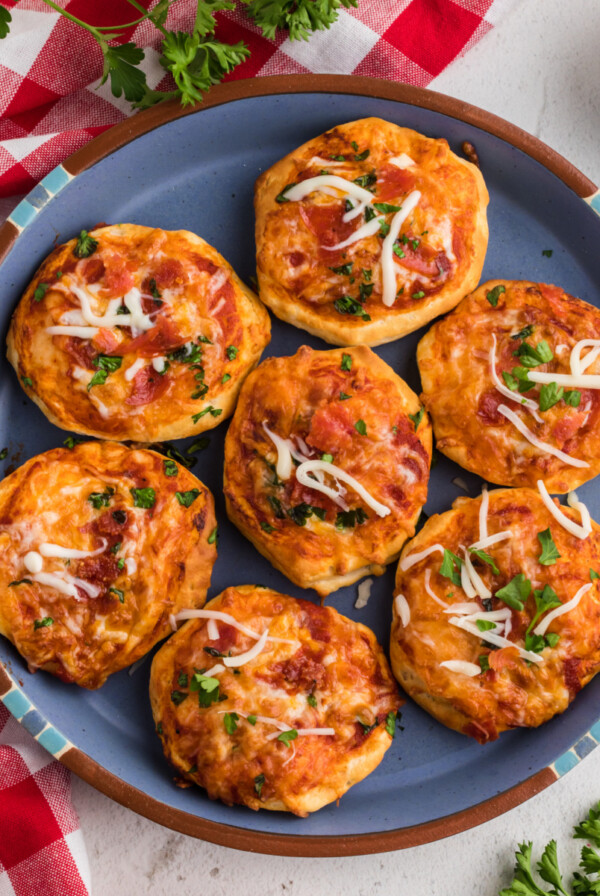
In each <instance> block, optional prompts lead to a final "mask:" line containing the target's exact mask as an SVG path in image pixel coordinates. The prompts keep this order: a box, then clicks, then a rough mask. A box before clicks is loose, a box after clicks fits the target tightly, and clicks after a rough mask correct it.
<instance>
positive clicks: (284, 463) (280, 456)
mask: <svg viewBox="0 0 600 896" xmlns="http://www.w3.org/2000/svg"><path fill="white" fill-rule="evenodd" d="M263 429H264V431H265V432H266V434H267V435H268V437H269V438H270V439H271V441H272V442H273V444H274V445H275V447H276V448H277V464H276V466H275V470H276V472H277V475H278V476H279V478H280V479H289V478H290V476H291V475H292V454H291V451H290V446H289V445H288V443H287V439H283V438H282V437H281V436H278V435H277V433H276V432H271V430H270V429H269V427H268V426H267V424H266V423H265V422H264V420H263Z"/></svg>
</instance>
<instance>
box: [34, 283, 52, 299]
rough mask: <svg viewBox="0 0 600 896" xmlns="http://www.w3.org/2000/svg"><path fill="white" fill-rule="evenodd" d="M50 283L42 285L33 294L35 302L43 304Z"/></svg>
mask: <svg viewBox="0 0 600 896" xmlns="http://www.w3.org/2000/svg"><path fill="white" fill-rule="evenodd" d="M48 286H49V284H48V283H40V284H39V285H38V286H37V287H36V290H35V292H34V294H33V299H34V301H35V302H41V301H42V299H43V298H44V296H45V295H46V293H47V291H48Z"/></svg>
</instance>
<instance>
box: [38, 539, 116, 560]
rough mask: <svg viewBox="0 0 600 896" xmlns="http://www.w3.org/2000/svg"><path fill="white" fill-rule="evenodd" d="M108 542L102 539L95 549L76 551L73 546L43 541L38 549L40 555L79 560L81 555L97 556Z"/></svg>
mask: <svg viewBox="0 0 600 896" xmlns="http://www.w3.org/2000/svg"><path fill="white" fill-rule="evenodd" d="M107 544H108V542H107V541H106V539H105V538H103V539H102V546H101V547H99V548H97V549H96V550H95V551H77V550H75V549H74V548H64V547H62V545H60V544H51V543H50V542H47V541H44V542H42V544H41V545H40V546H39V548H38V550H39V552H40V554H41V555H42V557H60V558H61V559H63V560H81V558H82V557H97V556H98V555H99V554H102V553H103V552H104V551H105V550H106V545H107Z"/></svg>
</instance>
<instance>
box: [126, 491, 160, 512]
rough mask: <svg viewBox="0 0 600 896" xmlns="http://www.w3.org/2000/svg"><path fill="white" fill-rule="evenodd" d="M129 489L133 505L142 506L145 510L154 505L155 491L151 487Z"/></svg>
mask: <svg viewBox="0 0 600 896" xmlns="http://www.w3.org/2000/svg"><path fill="white" fill-rule="evenodd" d="M129 491H130V492H131V497H132V498H133V506H134V507H143V508H144V509H145V510H149V509H150V508H151V507H154V504H155V502H156V493H155V491H154V489H153V488H130V489H129Z"/></svg>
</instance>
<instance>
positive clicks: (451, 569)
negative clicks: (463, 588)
mask: <svg viewBox="0 0 600 896" xmlns="http://www.w3.org/2000/svg"><path fill="white" fill-rule="evenodd" d="M462 564H463V562H462V560H461V559H460V557H457V556H456V554H453V553H452V551H449V550H448V548H444V559H443V560H442V565H441V566H440V575H441V576H444V578H446V579H450V581H451V582H452V584H453V585H458V586H460V584H461V580H460V570H461V567H462Z"/></svg>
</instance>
